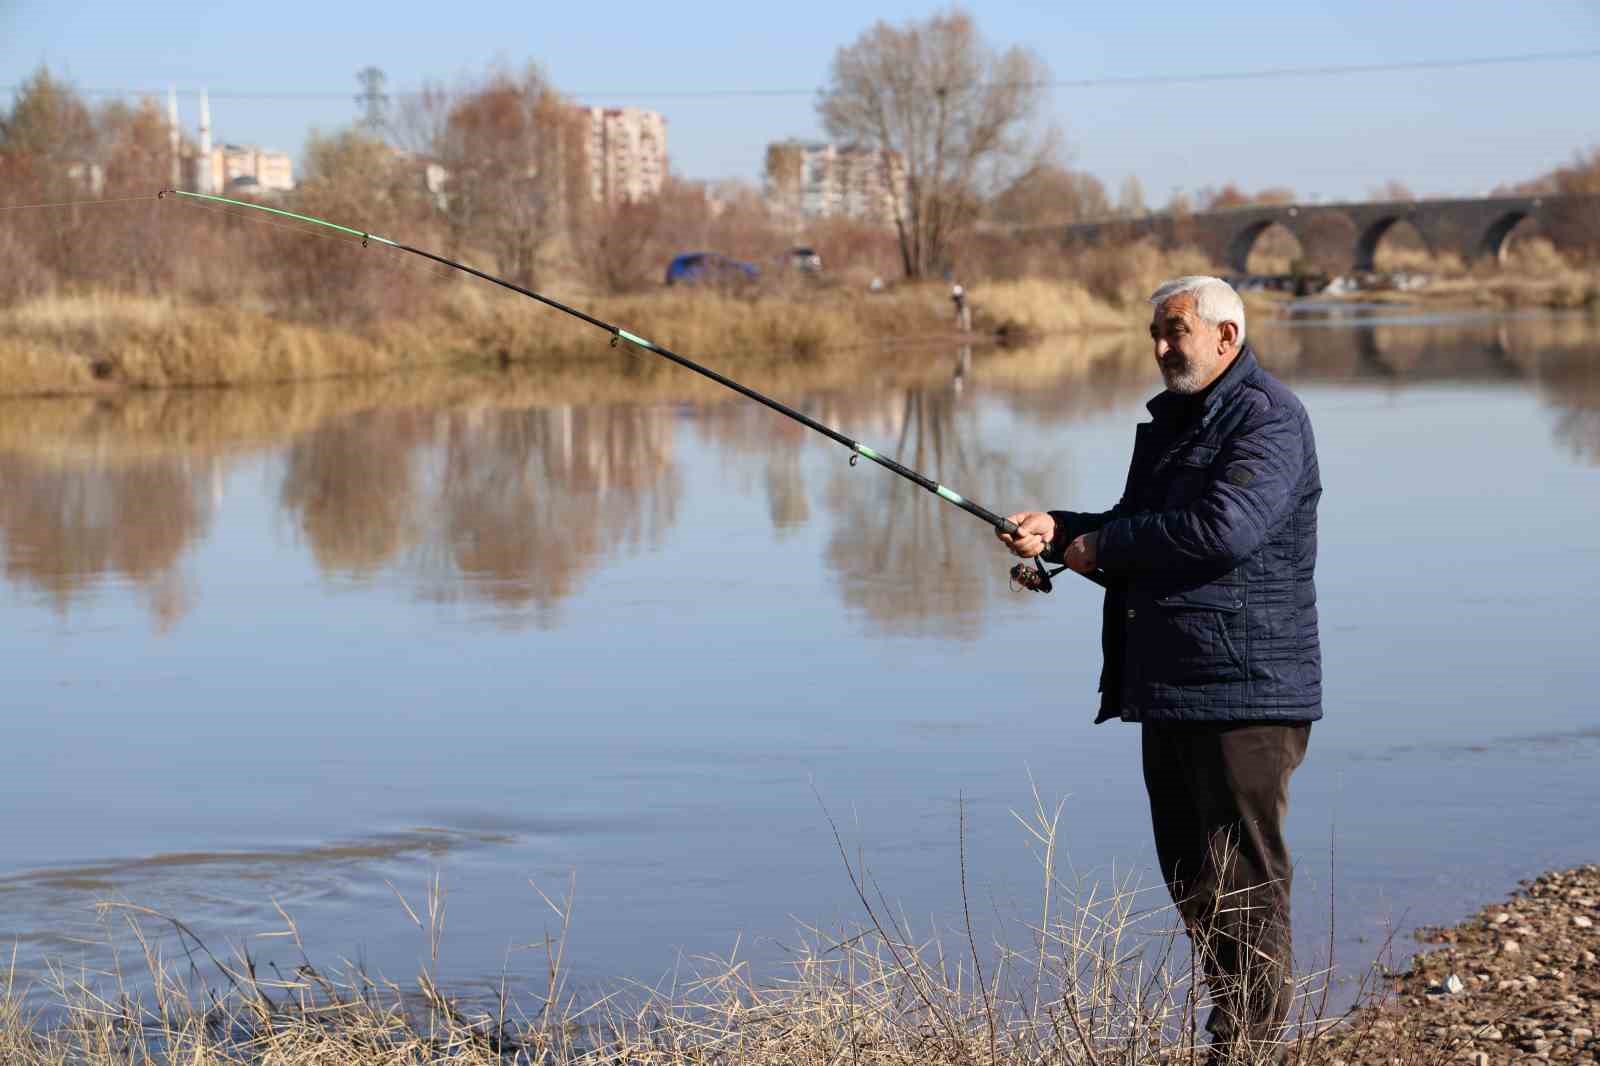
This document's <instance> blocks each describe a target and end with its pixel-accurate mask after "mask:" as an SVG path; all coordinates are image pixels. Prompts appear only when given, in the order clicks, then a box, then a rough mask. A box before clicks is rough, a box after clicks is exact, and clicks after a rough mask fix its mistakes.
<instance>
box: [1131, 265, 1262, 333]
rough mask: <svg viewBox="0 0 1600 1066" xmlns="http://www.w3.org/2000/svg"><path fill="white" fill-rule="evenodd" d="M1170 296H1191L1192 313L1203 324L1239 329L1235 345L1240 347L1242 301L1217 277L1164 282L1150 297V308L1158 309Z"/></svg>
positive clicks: (1242, 318)
mask: <svg viewBox="0 0 1600 1066" xmlns="http://www.w3.org/2000/svg"><path fill="white" fill-rule="evenodd" d="M1174 296H1193V297H1194V313H1195V314H1196V315H1198V316H1199V317H1200V319H1201V321H1203V322H1210V323H1211V324H1212V325H1214V326H1220V325H1222V323H1224V322H1232V323H1233V324H1234V325H1235V326H1237V327H1238V329H1239V338H1238V343H1239V344H1241V345H1242V344H1244V301H1243V300H1241V299H1239V294H1238V293H1236V292H1234V291H1233V286H1232V285H1229V284H1228V283H1227V282H1226V281H1223V280H1222V279H1221V278H1213V277H1210V276H1209V275H1206V274H1189V275H1187V276H1186V277H1181V278H1173V279H1172V280H1171V281H1164V282H1162V283H1161V285H1160V287H1158V288H1157V289H1156V291H1155V292H1153V293H1151V294H1150V303H1151V306H1153V307H1160V306H1161V305H1162V304H1164V303H1166V302H1167V301H1168V300H1170V299H1172V298H1173V297H1174Z"/></svg>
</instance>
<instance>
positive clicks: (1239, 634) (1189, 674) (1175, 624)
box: [1156, 585, 1249, 683]
mask: <svg viewBox="0 0 1600 1066" xmlns="http://www.w3.org/2000/svg"><path fill="white" fill-rule="evenodd" d="M1244 604H1245V594H1244V589H1242V588H1236V587H1230V586H1227V585H1202V586H1200V587H1199V588H1194V589H1187V590H1185V591H1183V592H1175V593H1173V594H1171V595H1169V596H1162V597H1159V598H1158V599H1157V600H1156V611H1157V614H1158V617H1159V622H1158V624H1159V625H1160V626H1161V628H1162V630H1163V632H1162V644H1164V645H1165V646H1166V648H1167V650H1169V652H1170V659H1171V663H1172V668H1173V670H1174V677H1173V678H1172V680H1173V681H1174V682H1175V683H1183V682H1190V683H1200V682H1213V681H1243V680H1244V679H1245V678H1246V677H1247V676H1248V671H1249V663H1248V662H1247V661H1246V656H1245V655H1244V653H1243V652H1244V647H1245V632H1244V626H1245V618H1244Z"/></svg>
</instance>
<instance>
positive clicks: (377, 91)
mask: <svg viewBox="0 0 1600 1066" xmlns="http://www.w3.org/2000/svg"><path fill="white" fill-rule="evenodd" d="M387 80H388V79H387V78H385V77H384V74H383V71H381V70H379V69H378V68H377V67H367V68H365V69H363V70H359V71H357V72H356V81H358V82H360V83H361V89H362V91H361V92H359V93H357V94H356V98H355V99H356V103H358V104H360V105H362V106H363V107H364V108H365V109H366V114H364V115H363V116H362V118H361V125H363V126H365V127H366V128H367V132H369V133H371V134H373V135H374V136H376V135H377V134H379V133H381V132H383V127H384V125H385V119H384V109H385V108H387V107H388V106H389V97H388V96H387V95H386V94H385V93H384V91H383V83H384V82H385V81H387Z"/></svg>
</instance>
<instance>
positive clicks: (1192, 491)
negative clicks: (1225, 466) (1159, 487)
mask: <svg viewBox="0 0 1600 1066" xmlns="http://www.w3.org/2000/svg"><path fill="white" fill-rule="evenodd" d="M1217 452H1218V449H1217V448H1216V446H1214V445H1210V444H1196V445H1192V446H1190V447H1189V448H1186V449H1184V451H1183V452H1181V453H1179V454H1178V455H1177V456H1176V457H1174V458H1173V460H1172V462H1171V464H1170V466H1169V467H1168V469H1167V471H1166V475H1165V480H1166V489H1165V491H1164V492H1163V493H1162V498H1163V505H1164V506H1165V507H1183V506H1187V505H1188V504H1190V503H1193V502H1194V501H1195V500H1197V499H1199V498H1200V496H1201V494H1202V493H1204V492H1205V490H1206V488H1207V486H1209V485H1210V484H1211V464H1212V463H1214V462H1216V459H1217Z"/></svg>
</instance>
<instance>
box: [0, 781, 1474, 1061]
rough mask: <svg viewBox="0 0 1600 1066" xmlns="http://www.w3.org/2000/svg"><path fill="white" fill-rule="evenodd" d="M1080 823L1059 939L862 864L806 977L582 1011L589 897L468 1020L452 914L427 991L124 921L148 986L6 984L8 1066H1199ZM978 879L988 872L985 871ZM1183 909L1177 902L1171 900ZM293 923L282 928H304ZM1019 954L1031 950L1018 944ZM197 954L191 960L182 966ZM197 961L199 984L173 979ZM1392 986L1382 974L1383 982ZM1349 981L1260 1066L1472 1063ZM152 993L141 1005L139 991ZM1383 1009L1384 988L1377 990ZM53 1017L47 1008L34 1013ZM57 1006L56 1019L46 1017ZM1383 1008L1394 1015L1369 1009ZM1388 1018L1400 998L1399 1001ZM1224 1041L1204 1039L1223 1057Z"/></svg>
mask: <svg viewBox="0 0 1600 1066" xmlns="http://www.w3.org/2000/svg"><path fill="white" fill-rule="evenodd" d="M1060 817H1061V808H1060V807H1059V806H1058V807H1056V808H1055V809H1054V810H1053V811H1052V810H1049V809H1047V808H1046V807H1045V806H1044V805H1043V804H1042V803H1040V802H1039V801H1038V800H1037V797H1036V798H1035V806H1034V809H1033V810H1032V811H1030V812H1028V813H1027V814H1026V815H1018V820H1019V821H1020V822H1021V823H1022V824H1023V825H1024V827H1025V828H1026V830H1027V832H1028V834H1029V835H1030V837H1031V846H1032V847H1033V849H1034V851H1035V854H1036V857H1037V858H1038V860H1039V862H1040V866H1041V871H1042V873H1043V878H1042V882H1043V895H1042V899H1041V902H1040V907H1039V912H1038V913H1037V915H1034V916H1032V917H1029V918H1027V919H1024V920H1022V921H1019V922H1017V923H1016V924H1015V925H1013V926H1012V927H1011V928H1010V929H1009V930H1004V931H1003V935H1002V939H1001V940H1000V941H998V942H996V943H994V944H989V945H980V944H979V943H978V939H977V937H976V935H975V934H974V933H973V928H972V922H971V917H970V910H969V909H968V906H969V901H968V899H967V896H966V869H965V860H964V858H963V861H962V870H961V875H962V876H961V885H962V898H961V901H960V902H961V905H962V912H963V915H964V916H965V920H964V923H963V925H964V928H962V929H960V930H957V931H956V933H955V935H954V936H948V935H941V934H940V933H939V932H938V931H931V932H928V933H921V934H919V933H918V932H916V931H914V930H913V929H912V928H910V926H909V925H908V924H907V922H906V921H905V920H904V919H897V918H895V917H894V916H893V915H892V914H891V913H890V912H889V910H888V909H887V907H886V905H885V904H883V903H882V902H881V901H882V898H883V897H882V892H881V891H880V889H879V886H878V885H877V884H876V883H875V882H874V881H873V880H872V878H871V877H870V876H869V875H868V874H867V873H866V872H865V869H864V868H863V867H861V866H860V865H858V864H857V863H853V862H852V861H851V859H850V857H849V853H848V851H847V849H846V848H845V846H844V844H843V842H842V840H840V839H839V836H838V831H837V828H835V839H836V841H838V842H839V853H840V856H841V857H842V858H843V860H844V864H845V867H846V869H847V871H848V874H849V876H850V879H851V883H852V886H853V887H854V889H855V891H856V895H857V899H858V900H859V903H860V905H861V907H862V911H863V913H864V915H865V918H864V920H863V922H862V924H861V925H860V926H859V927H858V928H856V929H853V930H849V931H846V932H845V933H842V934H839V935H831V934H829V933H827V932H824V931H823V930H820V929H816V928H812V929H807V930H804V931H803V932H802V937H801V940H802V942H801V944H800V946H799V947H798V948H797V949H796V950H795V952H794V958H793V961H792V963H791V964H790V966H789V968H788V970H787V976H785V977H783V978H780V979H775V980H770V981H762V982H758V981H756V980H754V979H753V978H752V977H751V975H750V969H749V967H748V965H747V964H746V963H743V962H741V961H739V960H738V959H736V958H709V957H707V958H699V959H695V960H691V961H690V962H689V963H688V964H687V966H680V968H679V969H680V975H679V976H678V977H677V978H675V979H674V981H673V983H672V984H671V985H670V986H669V987H665V988H663V987H659V986H656V987H642V986H638V985H625V986H619V987H617V988H615V989H614V990H612V991H611V992H609V993H607V994H604V995H602V996H599V997H598V998H595V999H593V1000H581V1001H580V999H579V998H578V996H577V995H576V994H575V993H574V992H573V991H572V988H571V986H570V985H569V983H568V977H567V931H568V929H569V928H570V918H571V914H572V906H573V897H572V892H571V889H570V888H569V890H568V891H567V893H565V894H564V895H563V896H559V897H552V896H551V895H549V894H546V893H544V892H543V891H542V890H539V889H538V887H537V886H535V890H536V891H538V893H539V895H540V897H541V898H542V899H543V901H544V903H545V904H546V905H547V906H548V908H549V919H548V922H549V926H548V931H547V933H546V934H545V936H544V938H543V941H542V949H543V954H544V956H545V957H546V959H547V962H548V965H547V966H546V968H545V977H544V979H543V981H542V982H541V984H542V987H539V988H538V989H537V991H535V992H532V993H529V994H528V995H527V997H526V998H525V999H522V1000H514V999H513V998H512V997H511V996H510V995H509V994H508V992H507V991H506V988H505V985H504V984H502V987H501V991H500V993H499V995H498V997H497V998H496V999H495V1000H494V1001H491V1002H486V1003H484V1002H480V1003H478V1004H476V1005H474V1006H471V1007H469V1006H465V1005H463V1004H462V1003H461V1002H459V1001H457V1000H455V999H453V998H452V997H450V996H449V995H448V994H447V993H446V992H445V991H444V990H443V989H441V987H440V986H439V982H438V979H437V960H438V957H439V948H440V943H441V938H442V932H443V928H444V922H445V910H446V907H445V896H444V894H443V892H442V890H441V889H440V887H439V885H438V883H437V880H436V881H435V883H434V884H433V885H432V886H430V891H429V893H428V896H427V898H426V900H422V901H418V905H417V906H412V905H411V904H410V903H408V902H407V901H406V900H404V899H401V900H400V905H401V906H402V907H403V908H404V909H405V913H406V914H407V915H408V916H409V917H410V919H411V920H412V921H413V922H414V923H415V925H416V927H417V929H418V931H419V935H420V936H421V937H423V938H424V939H425V941H426V945H427V956H428V961H426V962H424V964H423V966H422V968H421V971H420V972H419V974H418V975H417V976H416V978H415V979H414V980H411V981H407V982H406V983H405V984H404V985H402V984H400V983H397V982H394V981H390V980H388V979H385V978H383V977H380V976H375V975H371V974H368V973H366V972H364V971H361V970H344V971H339V972H326V971H324V970H322V969H320V968H318V967H317V966H316V965H315V964H314V963H313V962H312V961H311V960H310V959H309V958H308V957H306V956H305V949H304V946H303V945H302V944H301V942H300V935H299V930H298V928H297V926H296V925H295V923H294V921H293V919H292V918H291V917H290V916H289V915H288V914H283V920H284V928H283V929H281V930H278V931H276V932H275V933H272V934H268V935H272V936H277V937H280V938H282V939H283V940H285V941H287V942H289V943H290V944H292V946H293V947H294V948H295V949H296V950H297V951H298V953H299V954H300V955H301V957H302V961H301V963H300V964H299V965H298V966H295V967H294V968H293V969H291V970H281V969H280V968H278V967H268V968H267V969H268V970H270V976H268V975H267V974H266V973H264V972H263V970H262V967H260V966H258V964H257V961H256V960H255V959H253V958H252V957H251V956H250V955H249V954H248V952H247V951H246V950H245V949H243V948H239V949H235V951H234V952H233V953H232V954H231V955H229V956H228V957H226V958H224V957H218V956H216V955H213V954H212V953H211V951H210V949H209V948H208V947H207V946H206V945H205V944H204V943H202V942H201V941H200V940H199V938H198V937H197V936H196V935H195V934H194V933H193V931H192V930H190V929H189V928H188V927H187V926H186V925H184V924H183V923H182V922H181V921H178V920H176V919H173V918H171V917H168V916H165V915H161V914H158V913H156V912H154V911H150V910H147V909H144V908H141V907H137V906H132V905H129V904H115V905H113V904H106V905H103V908H102V909H103V911H104V912H105V913H106V914H107V915H108V916H110V917H112V918H114V919H116V920H117V921H119V922H121V923H125V928H126V930H127V934H126V935H127V936H129V937H131V938H132V940H133V942H134V944H136V945H137V948H138V954H139V955H140V956H141V959H142V968H143V971H144V972H143V974H142V975H141V979H140V980H139V981H138V982H135V981H134V980H133V979H132V978H131V976H128V975H125V974H123V973H122V972H120V971H116V972H110V973H104V974H96V975H85V974H72V973H69V972H68V971H66V970H64V969H56V970H55V971H54V972H53V975H52V978H51V980H50V981H49V982H48V984H47V985H46V986H45V987H43V988H35V989H25V988H21V987H19V986H18V985H17V983H16V980H15V978H14V977H12V978H11V979H9V980H0V1061H4V1062H6V1063H8V1064H14V1066H67V1064H76V1066H125V1064H126V1066H132V1064H140V1066H144V1064H156V1063H161V1064H169V1063H170V1064H173V1066H178V1064H183V1066H210V1064H223V1063H231V1064H255V1066H332V1064H338V1066H368V1064H371V1066H379V1064H384V1066H388V1064H399V1063H405V1064H441V1066H442V1064H450V1066H488V1064H497V1066H499V1064H506V1063H527V1064H532V1063H540V1064H547V1063H548V1064H571V1066H601V1064H607V1066H609V1064H630V1066H631V1064H638V1066H657V1064H660V1066H668V1064H683V1066H688V1064H695V1066H699V1064H707V1066H709V1064H733V1063H748V1064H751V1066H768V1064H770V1066H779V1064H784V1066H812V1064H815V1066H842V1064H846V1063H849V1064H873V1066H877V1064H896V1066H910V1064H919V1066H921V1064H925V1066H1011V1064H1015V1066H1055V1064H1060V1066H1113V1064H1115V1066H1147V1064H1148V1066H1154V1064H1157V1063H1194V1062H1197V1061H1198V1060H1199V1057H1203V1055H1204V1050H1203V1049H1202V1048H1200V1047H1198V1046H1197V1044H1196V1039H1197V1021H1198V1013H1199V1012H1200V1011H1201V1010H1202V1009H1203V1007H1204V1003H1203V993H1202V992H1201V991H1200V990H1199V989H1197V987H1196V984H1195V981H1194V967H1195V958H1194V955H1193V954H1192V952H1191V951H1190V950H1188V949H1187V948H1186V947H1185V942H1184V938H1183V935H1182V932H1181V928H1180V926H1179V925H1178V923H1177V920H1176V916H1175V912H1174V910H1173V909H1172V908H1171V907H1170V906H1169V905H1168V903H1167V900H1166V897H1165V893H1164V891H1163V890H1161V889H1159V888H1157V889H1156V890H1154V892H1152V891H1150V890H1140V889H1139V888H1138V887H1137V886H1136V885H1133V884H1132V883H1128V882H1122V883H1114V884H1111V885H1109V886H1101V885H1094V884H1072V883H1068V882H1066V881H1065V880H1063V879H1061V878H1060V877H1059V876H1058V875H1057V872H1056V859H1057V829H1058V824H1059V821H1060ZM963 856H964V849H963ZM1158 897H1159V898H1158ZM280 913H282V912H280ZM1005 935H1014V936H1015V938H1016V939H1015V942H1007V941H1006V940H1005V939H1004V936H1005ZM175 949H176V950H175ZM174 959H183V960H184V962H183V963H182V964H177V963H174V962H173V961H171V960H174ZM1376 974H1377V971H1376V969H1374V971H1373V973H1372V974H1369V975H1368V976H1369V978H1373V977H1375V976H1376ZM1324 976H1325V975H1322V974H1319V975H1317V976H1316V977H1313V978H1310V979H1307V980H1305V981H1303V982H1302V985H1301V987H1300V989H1299V995H1298V997H1297V1007H1298V1009H1297V1011H1296V1012H1295V1013H1294V1014H1292V1015H1291V1020H1292V1021H1295V1022H1296V1023H1297V1025H1296V1035H1294V1036H1292V1037H1290V1038H1288V1039H1286V1041H1285V1042H1284V1043H1282V1044H1280V1045H1277V1046H1275V1047H1262V1048H1257V1049H1255V1050H1254V1052H1253V1053H1251V1054H1250V1055H1249V1056H1247V1057H1244V1058H1241V1059H1239V1060H1236V1061H1237V1066H1247V1064H1248V1066H1259V1064H1261V1063H1265V1062H1267V1061H1269V1059H1270V1057H1271V1056H1272V1055H1273V1054H1275V1053H1277V1052H1279V1051H1281V1052H1283V1053H1284V1054H1285V1055H1286V1058H1284V1059H1283V1060H1281V1061H1283V1062H1286V1063H1293V1064H1295V1066H1311V1064H1323V1063H1332V1062H1333V1061H1335V1060H1336V1058H1338V1059H1342V1060H1343V1061H1344V1062H1346V1063H1348V1064H1350V1066H1357V1064H1365V1063H1376V1062H1383V1063H1388V1062H1390V1061H1391V1056H1393V1055H1394V1054H1396V1053H1397V1052H1398V1053H1399V1054H1400V1055H1401V1056H1402V1059H1403V1061H1405V1062H1408V1063H1434V1062H1439V1063H1442V1062H1444V1061H1447V1056H1448V1054H1449V1049H1430V1048H1398V1047H1396V1046H1395V1045H1394V1044H1393V1043H1392V1042H1389V1043H1384V1042H1381V1041H1375V1040H1373V1039H1372V1037H1373V1034H1374V1033H1375V1032H1377V1031H1378V1030H1377V1029H1376V1028H1373V1027H1372V1022H1371V1021H1370V1020H1369V1021H1368V1022H1367V1023H1365V1024H1367V1026H1368V1027H1367V1028H1361V1025H1360V1024H1353V1023H1360V1021H1361V1020H1362V1019H1371V1018H1372V1017H1373V1015H1372V1012H1371V1011H1361V1010H1357V1009H1355V1008H1352V1009H1351V1010H1350V1011H1348V1012H1345V1013H1344V1014H1343V1015H1341V1016H1340V1017H1339V1018H1337V1019H1328V1020H1319V1018H1318V1017H1317V1016H1318V1015H1319V1014H1320V1013H1321V1012H1322V1011H1324V1010H1325V1009H1326V1003H1327V999H1326V987H1327V985H1326V982H1325V981H1323V980H1322V978H1323V977H1324ZM136 985H137V987H136ZM1364 987H1365V986H1364ZM30 993H32V995H31V997H30ZM40 993H42V994H43V998H44V1000H45V1006H44V1007H42V1008H41V1007H37V1006H30V1005H29V1004H38V1003H39V1001H40V998H41V996H40ZM1360 998H1362V999H1364V1000H1366V1001H1367V1003H1368V1004H1369V1005H1371V1004H1372V1003H1374V1002H1375V1001H1376V1000H1375V998H1374V997H1373V996H1365V995H1363V996H1361V997H1360ZM1376 998H1380V999H1381V996H1378V997H1376ZM1203 1035H1204V1034H1203V1033H1200V1034H1199V1036H1200V1037H1203Z"/></svg>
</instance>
